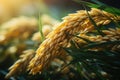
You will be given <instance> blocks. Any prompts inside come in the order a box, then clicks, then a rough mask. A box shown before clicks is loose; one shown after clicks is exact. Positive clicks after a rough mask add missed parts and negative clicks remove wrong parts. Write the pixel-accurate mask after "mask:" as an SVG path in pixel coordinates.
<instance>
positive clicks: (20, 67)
mask: <svg viewBox="0 0 120 80" xmlns="http://www.w3.org/2000/svg"><path fill="white" fill-rule="evenodd" d="M23 53H24V54H23V55H21V56H20V59H19V60H17V61H16V62H15V63H14V64H13V65H12V66H11V67H10V68H9V70H10V72H9V73H8V74H7V75H6V76H5V78H9V77H11V76H15V75H17V74H20V73H22V72H25V71H26V70H27V66H28V64H29V61H30V60H31V59H32V58H33V57H34V55H35V51H34V50H32V49H29V50H26V51H24V52H23Z"/></svg>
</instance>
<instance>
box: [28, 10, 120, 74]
mask: <svg viewBox="0 0 120 80" xmlns="http://www.w3.org/2000/svg"><path fill="white" fill-rule="evenodd" d="M89 14H90V15H91V17H92V18H93V19H94V21H95V22H96V24H97V25H98V26H99V25H106V24H108V23H110V22H111V20H110V19H109V18H111V19H112V20H115V21H119V20H120V17H118V18H115V16H114V15H112V14H109V13H107V12H104V11H101V10H98V9H92V10H91V11H89ZM108 17H109V18H108ZM105 22H106V23H105ZM92 30H94V26H93V25H92V23H91V22H90V20H89V18H88V15H87V13H86V11H84V10H82V11H78V12H77V13H74V14H70V15H68V16H67V17H65V18H64V20H63V22H62V23H61V24H60V25H59V26H57V28H56V29H55V30H53V31H52V32H51V33H49V34H48V36H47V39H46V40H45V41H43V43H42V44H41V45H40V46H39V48H38V49H37V51H36V53H37V54H36V55H35V57H34V58H33V59H32V60H31V61H30V64H29V68H28V69H29V70H30V73H32V74H36V73H38V72H39V73H41V72H42V71H43V70H44V69H46V68H47V67H48V66H49V64H50V62H51V61H52V60H53V59H54V58H55V57H57V56H61V55H62V52H61V51H62V48H61V47H66V46H67V45H68V44H69V41H70V40H71V39H72V38H73V36H70V35H69V34H75V33H79V32H89V31H92Z"/></svg>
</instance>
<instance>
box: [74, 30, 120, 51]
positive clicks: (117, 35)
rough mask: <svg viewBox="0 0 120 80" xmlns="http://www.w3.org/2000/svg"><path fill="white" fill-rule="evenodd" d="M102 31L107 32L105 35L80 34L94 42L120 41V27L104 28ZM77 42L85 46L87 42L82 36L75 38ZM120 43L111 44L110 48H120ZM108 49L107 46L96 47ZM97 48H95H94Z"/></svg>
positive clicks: (113, 49)
mask: <svg viewBox="0 0 120 80" xmlns="http://www.w3.org/2000/svg"><path fill="white" fill-rule="evenodd" d="M102 32H103V33H104V34H105V36H101V35H91V36H88V35H86V34H80V35H79V36H80V37H82V38H85V39H87V40H90V41H92V42H97V43H102V42H107V41H120V28H116V29H112V28H109V29H108V30H102ZM74 40H75V41H76V43H77V44H79V45H81V46H85V45H86V44H87V42H85V41H84V40H83V39H80V38H74ZM119 46H120V45H114V46H113V45H111V46H110V45H109V48H111V50H112V51H116V50H120V47H119ZM103 49H106V47H99V46H98V47H96V50H97V51H99V50H103ZM92 50H95V49H92Z"/></svg>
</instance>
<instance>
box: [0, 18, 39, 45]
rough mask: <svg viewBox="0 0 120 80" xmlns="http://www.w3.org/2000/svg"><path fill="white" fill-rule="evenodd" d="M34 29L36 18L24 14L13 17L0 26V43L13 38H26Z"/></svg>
mask: <svg viewBox="0 0 120 80" xmlns="http://www.w3.org/2000/svg"><path fill="white" fill-rule="evenodd" d="M36 30H37V19H35V18H28V17H24V16H21V17H18V18H14V19H12V20H10V21H8V22H6V23H4V24H3V25H2V26H1V27H0V44H5V43H7V42H9V41H10V40H11V39H14V38H22V39H26V38H28V37H29V36H30V35H31V33H33V32H35V31H36ZM18 36H19V37H18Z"/></svg>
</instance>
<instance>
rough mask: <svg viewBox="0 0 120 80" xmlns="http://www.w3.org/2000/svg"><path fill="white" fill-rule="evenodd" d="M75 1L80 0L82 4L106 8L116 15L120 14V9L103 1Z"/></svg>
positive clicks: (105, 9)
mask: <svg viewBox="0 0 120 80" xmlns="http://www.w3.org/2000/svg"><path fill="white" fill-rule="evenodd" d="M74 1H76V2H78V3H80V4H84V5H86V6H88V7H92V8H98V9H101V10H104V11H106V12H109V13H112V14H114V15H118V16H120V9H117V8H114V7H111V6H108V5H105V4H103V3H101V2H98V0H97V2H96V3H97V4H94V3H90V2H86V1H81V0H74ZM92 1H93V0H92ZM94 2H95V0H94Z"/></svg>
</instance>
